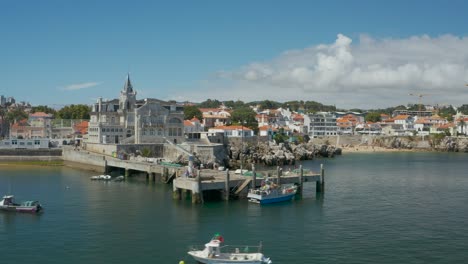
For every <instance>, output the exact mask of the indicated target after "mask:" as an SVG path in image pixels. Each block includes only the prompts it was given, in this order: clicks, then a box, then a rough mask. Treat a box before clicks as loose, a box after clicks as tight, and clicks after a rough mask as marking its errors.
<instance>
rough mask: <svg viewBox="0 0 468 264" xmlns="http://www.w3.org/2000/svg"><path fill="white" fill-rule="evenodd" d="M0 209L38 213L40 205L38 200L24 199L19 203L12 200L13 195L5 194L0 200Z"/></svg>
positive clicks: (40, 208)
mask: <svg viewBox="0 0 468 264" xmlns="http://www.w3.org/2000/svg"><path fill="white" fill-rule="evenodd" d="M0 210H3V211H13V212H24V213H39V212H40V211H41V210H42V206H41V204H40V203H39V202H38V201H25V202H22V203H21V204H18V203H15V202H14V201H13V195H5V196H3V199H2V200H1V201H0Z"/></svg>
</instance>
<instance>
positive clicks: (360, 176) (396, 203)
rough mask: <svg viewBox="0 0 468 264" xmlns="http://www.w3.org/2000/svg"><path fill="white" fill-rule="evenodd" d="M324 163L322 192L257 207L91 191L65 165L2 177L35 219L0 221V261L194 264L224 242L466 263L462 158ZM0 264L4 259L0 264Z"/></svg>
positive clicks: (124, 188) (274, 250)
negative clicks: (203, 249)
mask: <svg viewBox="0 0 468 264" xmlns="http://www.w3.org/2000/svg"><path fill="white" fill-rule="evenodd" d="M321 163H324V165H325V173H326V186H325V193H323V194H317V193H316V192H315V183H305V186H304V190H303V196H302V198H297V199H294V200H293V201H290V202H286V203H281V204H272V205H269V206H260V205H258V204H253V203H249V202H247V201H246V200H234V201H229V202H225V201H212V202H207V203H205V204H202V205H193V204H192V203H191V201H190V199H187V200H181V201H174V200H173V199H172V186H171V185H165V184H161V183H147V182H146V180H145V179H144V178H143V179H131V180H129V181H126V182H100V181H91V180H90V179H89V177H90V176H92V175H94V174H93V173H90V172H86V171H80V170H73V169H69V168H66V167H54V168H50V167H39V168H34V169H31V168H16V169H3V168H2V169H1V170H0V191H2V192H7V191H8V186H9V185H10V186H11V193H13V194H14V195H15V196H16V198H18V199H20V200H30V199H37V200H39V201H40V202H41V204H43V206H44V208H45V212H44V213H43V214H42V215H39V216H36V215H28V214H17V213H13V214H12V213H7V212H1V213H0V244H9V245H16V246H15V247H11V248H10V250H8V251H5V250H2V249H0V252H1V255H2V259H8V260H9V261H11V263H31V259H34V263H39V264H41V263H47V264H49V263H63V262H67V263H85V262H89V263H135V261H137V262H138V263H178V262H179V261H180V260H185V261H186V263H194V262H193V261H192V260H190V259H189V258H188V256H187V254H186V251H187V249H188V247H189V246H190V245H200V244H203V243H205V242H206V241H208V240H209V239H210V238H211V236H212V235H213V234H214V233H221V234H222V235H223V237H224V238H225V240H226V243H227V244H249V245H256V244H258V242H260V241H263V246H264V253H265V255H266V256H269V257H271V258H272V259H273V261H274V263H353V262H354V263H370V262H373V263H462V262H463V260H466V259H467V258H468V253H466V250H465V246H466V244H468V227H467V225H465V224H464V221H465V220H466V219H465V218H466V216H467V215H468V208H467V207H466V203H467V202H468V195H467V194H466V189H468V177H466V173H465V171H466V165H464V164H465V163H466V155H451V154H438V153H415V154H414V153H413V154H408V153H405V154H395V153H393V154H372V155H362V154H355V155H347V156H342V157H337V158H334V159H323V160H314V161H308V162H304V163H303V165H304V167H305V168H309V169H312V170H315V171H318V169H319V168H320V164H321ZM0 262H1V261H0Z"/></svg>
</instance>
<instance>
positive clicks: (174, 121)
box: [169, 118, 182, 124]
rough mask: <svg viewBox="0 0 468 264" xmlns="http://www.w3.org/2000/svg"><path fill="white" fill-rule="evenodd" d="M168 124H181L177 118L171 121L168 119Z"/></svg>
mask: <svg viewBox="0 0 468 264" xmlns="http://www.w3.org/2000/svg"><path fill="white" fill-rule="evenodd" d="M169 123H171V124H181V123H182V121H180V119H178V118H171V119H169Z"/></svg>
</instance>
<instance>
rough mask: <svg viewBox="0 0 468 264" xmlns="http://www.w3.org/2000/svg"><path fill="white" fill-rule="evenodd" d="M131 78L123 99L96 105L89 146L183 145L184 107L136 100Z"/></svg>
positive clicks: (122, 95) (89, 130) (88, 138)
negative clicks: (168, 143)
mask: <svg viewBox="0 0 468 264" xmlns="http://www.w3.org/2000/svg"><path fill="white" fill-rule="evenodd" d="M136 94H137V93H136V91H135V90H134V89H133V86H132V84H131V82H130V76H127V79H126V81H125V85H124V88H123V90H122V91H121V92H120V97H119V99H114V100H110V101H103V100H102V98H99V99H98V100H97V102H96V103H95V104H93V105H92V109H91V113H90V117H91V119H90V122H89V127H88V137H87V139H86V142H89V143H101V144H122V143H123V144H125V143H126V144H141V143H163V142H165V141H170V142H172V143H181V142H183V141H184V122H183V120H184V111H183V107H182V106H179V105H176V104H171V103H168V102H164V101H161V100H158V99H150V98H147V99H144V100H137V99H136Z"/></svg>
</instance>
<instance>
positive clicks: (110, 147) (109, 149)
mask: <svg viewBox="0 0 468 264" xmlns="http://www.w3.org/2000/svg"><path fill="white" fill-rule="evenodd" d="M85 149H86V150H87V151H89V152H95V153H100V154H104V155H112V153H113V152H116V151H117V145H115V144H99V143H89V142H87V143H85Z"/></svg>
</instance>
